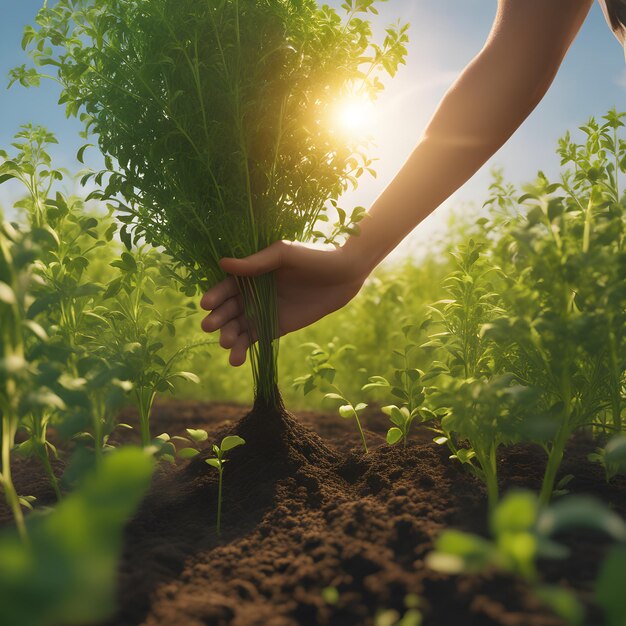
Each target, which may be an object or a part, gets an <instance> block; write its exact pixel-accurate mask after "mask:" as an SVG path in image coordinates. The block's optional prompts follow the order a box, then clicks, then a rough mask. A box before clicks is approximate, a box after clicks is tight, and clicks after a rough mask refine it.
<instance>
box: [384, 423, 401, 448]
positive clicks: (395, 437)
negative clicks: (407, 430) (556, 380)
mask: <svg viewBox="0 0 626 626" xmlns="http://www.w3.org/2000/svg"><path fill="white" fill-rule="evenodd" d="M402 437H403V435H402V431H401V430H400V429H399V428H395V427H394V428H390V429H389V430H388V431H387V443H388V444H390V445H393V444H395V443H398V441H400V439H402Z"/></svg>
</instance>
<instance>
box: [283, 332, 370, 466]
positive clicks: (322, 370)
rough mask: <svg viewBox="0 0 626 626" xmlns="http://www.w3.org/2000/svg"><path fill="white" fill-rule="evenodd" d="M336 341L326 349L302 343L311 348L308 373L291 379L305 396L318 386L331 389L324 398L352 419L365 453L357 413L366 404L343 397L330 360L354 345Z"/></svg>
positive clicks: (365, 448) (365, 442)
mask: <svg viewBox="0 0 626 626" xmlns="http://www.w3.org/2000/svg"><path fill="white" fill-rule="evenodd" d="M337 342H338V339H337V338H336V337H335V339H334V340H333V341H331V342H330V343H329V344H328V346H327V349H326V350H324V349H323V348H322V347H321V346H320V345H318V344H316V343H307V344H303V345H302V346H301V347H302V348H308V349H310V350H311V352H310V353H309V355H308V356H307V357H306V362H307V365H308V366H309V373H308V374H306V375H304V376H300V377H298V378H296V379H295V380H294V381H293V386H294V387H295V388H296V389H299V388H302V390H303V391H304V395H305V396H306V395H307V394H309V393H310V392H311V391H313V390H314V389H318V388H320V389H321V390H329V389H330V390H332V391H327V392H326V393H325V395H324V400H332V401H334V402H339V409H338V410H339V416H340V417H342V418H343V419H354V421H355V423H356V427H357V429H358V431H359V434H360V436H361V441H362V442H363V450H364V451H365V454H368V449H367V441H366V439H365V433H364V432H363V428H362V426H361V420H360V419H359V414H360V413H362V412H363V411H364V410H365V409H366V408H367V404H365V403H364V402H359V403H358V404H353V403H352V402H350V401H349V400H348V399H347V398H346V397H345V394H344V393H342V391H341V389H340V388H339V387H338V386H337V384H336V383H335V376H336V374H337V369H336V368H335V366H334V364H333V362H332V361H334V360H335V359H339V358H341V356H342V355H344V354H345V353H346V352H349V351H352V350H354V346H351V345H343V346H339V347H338V346H337Z"/></svg>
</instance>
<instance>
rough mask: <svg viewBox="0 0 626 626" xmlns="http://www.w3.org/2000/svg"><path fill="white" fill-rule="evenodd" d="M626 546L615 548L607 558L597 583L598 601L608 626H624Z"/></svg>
mask: <svg viewBox="0 0 626 626" xmlns="http://www.w3.org/2000/svg"><path fill="white" fill-rule="evenodd" d="M624 572H626V545H620V546H615V547H614V548H612V549H611V551H610V552H609V554H608V556H607V557H606V559H605V561H604V563H603V564H602V567H601V569H600V574H599V576H598V578H597V579H596V583H595V595H596V601H597V602H598V604H599V605H600V606H601V607H602V608H603V609H604V612H605V615H606V620H607V621H606V624H607V626H624V616H625V615H626V593H624Z"/></svg>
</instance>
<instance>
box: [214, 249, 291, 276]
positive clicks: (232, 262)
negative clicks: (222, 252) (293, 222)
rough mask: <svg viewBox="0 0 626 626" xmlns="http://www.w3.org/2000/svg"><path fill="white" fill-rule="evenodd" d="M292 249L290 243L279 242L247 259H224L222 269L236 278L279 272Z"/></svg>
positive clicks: (221, 264)
mask: <svg viewBox="0 0 626 626" xmlns="http://www.w3.org/2000/svg"><path fill="white" fill-rule="evenodd" d="M290 247H291V242H289V241H277V242H276V243H273V244H272V245H271V246H268V247H267V248H265V249H263V250H261V251H260V252H256V253H255V254H251V255H250V256H248V257H246V258H245V259H232V258H227V259H222V260H221V261H220V267H221V268H222V269H223V270H224V271H225V272H228V273H229V274H233V275H235V276H260V275H261V274H267V273H268V272H273V271H274V270H277V269H278V268H279V267H280V266H281V265H282V264H283V262H284V258H285V251H286V250H288V249H289V248H290Z"/></svg>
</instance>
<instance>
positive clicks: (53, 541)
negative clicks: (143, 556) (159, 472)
mask: <svg viewBox="0 0 626 626" xmlns="http://www.w3.org/2000/svg"><path fill="white" fill-rule="evenodd" d="M152 470H153V461H152V460H151V459H150V457H149V456H148V455H146V454H145V453H143V452H142V451H140V450H138V449H132V448H128V449H125V450H119V451H115V452H114V453H113V454H111V455H108V456H107V458H106V459H105V461H104V463H103V465H102V468H101V470H100V471H99V472H98V473H97V474H94V475H89V476H87V477H85V478H84V481H83V484H82V485H81V487H80V488H79V489H78V490H77V491H76V492H75V493H73V494H72V495H70V496H68V497H67V499H66V500H64V501H63V502H62V503H61V504H60V505H59V506H58V507H57V508H56V509H54V510H53V511H51V512H49V513H48V514H46V515H40V516H38V517H37V518H33V519H32V520H31V521H30V523H29V525H28V526H29V536H30V546H29V547H25V546H24V545H22V544H20V543H19V542H17V541H16V540H15V537H14V533H13V532H12V531H5V532H4V533H3V534H2V536H0V621H1V622H2V623H3V624H20V625H21V626H57V625H58V624H86V623H95V622H100V621H102V619H104V618H106V617H108V616H109V615H110V613H111V612H112V610H113V608H114V606H115V602H114V598H115V592H116V577H117V559H118V556H119V553H120V550H121V544H122V530H123V527H124V525H125V523H126V521H127V520H128V518H129V517H130V516H131V515H132V514H133V512H134V511H135V509H136V507H137V506H138V504H139V501H140V499H141V498H142V497H143V494H144V493H145V492H146V490H147V489H148V486H149V485H150V478H151V475H152Z"/></svg>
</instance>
